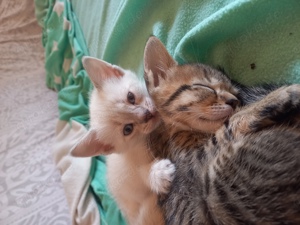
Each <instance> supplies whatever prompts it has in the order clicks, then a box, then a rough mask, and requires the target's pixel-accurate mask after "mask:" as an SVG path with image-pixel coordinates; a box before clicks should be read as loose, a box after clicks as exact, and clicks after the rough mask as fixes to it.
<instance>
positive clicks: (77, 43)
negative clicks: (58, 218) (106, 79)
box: [36, 0, 300, 225]
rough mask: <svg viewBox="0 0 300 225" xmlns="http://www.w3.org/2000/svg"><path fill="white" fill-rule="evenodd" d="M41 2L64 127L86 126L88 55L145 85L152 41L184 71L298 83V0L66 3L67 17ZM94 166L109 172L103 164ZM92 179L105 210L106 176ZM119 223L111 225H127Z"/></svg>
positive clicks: (50, 75) (50, 73)
mask: <svg viewBox="0 0 300 225" xmlns="http://www.w3.org/2000/svg"><path fill="white" fill-rule="evenodd" d="M43 2H44V3H42V2H41V1H40V0H36V6H37V8H38V10H37V16H38V18H40V23H41V24H42V25H43V27H44V30H43V34H44V35H43V44H44V46H45V49H46V64H45V67H46V71H47V85H48V86H49V87H50V88H55V89H56V90H58V91H59V101H58V102H59V112H60V119H61V120H67V121H69V120H76V121H79V122H81V123H82V124H85V125H87V124H88V119H89V117H88V93H89V90H90V88H91V85H90V81H89V80H88V78H87V76H86V73H85V71H84V70H83V69H82V64H81V60H80V59H81V57H82V55H88V54H89V55H92V56H95V57H99V58H102V59H104V60H106V61H108V62H110V63H113V64H118V65H120V66H122V67H124V68H129V69H132V70H134V71H136V72H137V73H138V75H139V76H140V77H142V75H143V66H142V65H143V49H144V45H145V43H146V40H147V38H148V37H149V36H150V35H152V34H153V35H155V36H157V37H158V38H159V39H160V40H162V41H163V42H164V43H165V45H166V46H167V49H168V50H169V52H170V53H171V55H173V56H174V57H175V59H176V60H178V61H179V62H180V63H186V62H202V63H207V64H210V65H213V66H221V67H223V68H224V69H225V71H226V72H227V73H228V74H229V75H230V76H231V77H232V78H234V79H235V80H237V81H240V82H241V83H244V84H256V83H262V82H294V83H295V82H296V83H300V16H299V13H300V1H299V0H215V1H211V0H172V1H166V0H123V1H119V0H85V1H82V0H73V1H72V6H71V5H70V2H69V1H67V0H65V1H61V2H63V3H64V4H65V6H67V7H65V10H64V11H63V12H61V10H60V9H59V7H56V8H55V9H53V8H52V6H53V3H54V0H49V2H47V1H46V2H47V3H45V1H43ZM75 15H76V16H75ZM82 34H83V35H82ZM86 46H87V47H86ZM95 164H96V165H98V166H95V167H94V168H105V166H104V165H105V164H104V162H103V158H100V159H99V158H98V160H95ZM92 172H93V174H94V180H93V182H92V184H91V186H92V188H93V190H94V192H95V194H96V196H98V197H99V198H98V200H99V205H100V206H101V207H102V206H103V205H106V206H107V204H106V203H104V202H105V201H106V200H104V198H103V196H102V193H103V191H104V193H105V194H107V192H106V186H105V185H103V184H105V177H104V175H103V170H102V169H99V170H95V171H92ZM102 209H103V210H107V209H104V208H102ZM114 213H115V212H114ZM112 215H116V214H112ZM110 216H111V215H109V216H107V218H109V217H110ZM115 218H117V216H115ZM117 221H118V222H116V221H114V222H110V221H108V222H107V223H108V224H112V225H118V224H122V223H123V222H122V220H121V219H120V220H119V219H118V220H117Z"/></svg>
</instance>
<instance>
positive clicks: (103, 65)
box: [82, 56, 124, 88]
mask: <svg viewBox="0 0 300 225" xmlns="http://www.w3.org/2000/svg"><path fill="white" fill-rule="evenodd" d="M82 64H83V67H84V68H85V70H86V72H87V73H88V75H89V77H90V79H91V81H92V82H93V84H94V86H95V87H96V88H100V87H101V85H102V82H103V80H106V79H109V78H111V77H121V76H123V75H124V70H123V69H122V68H121V67H118V66H116V65H112V64H110V63H108V62H105V61H103V60H100V59H96V58H93V57H88V56H84V57H83V58H82Z"/></svg>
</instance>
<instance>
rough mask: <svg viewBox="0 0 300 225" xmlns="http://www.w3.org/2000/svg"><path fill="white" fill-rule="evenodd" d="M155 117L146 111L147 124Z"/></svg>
mask: <svg viewBox="0 0 300 225" xmlns="http://www.w3.org/2000/svg"><path fill="white" fill-rule="evenodd" d="M153 117H154V115H153V114H152V113H151V112H150V111H149V110H146V112H145V123H148V121H149V120H151V119H152V118H153Z"/></svg>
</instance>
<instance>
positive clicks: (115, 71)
mask: <svg viewBox="0 0 300 225" xmlns="http://www.w3.org/2000/svg"><path fill="white" fill-rule="evenodd" d="M113 72H114V74H115V75H116V76H117V77H122V76H123V75H124V73H123V72H122V71H121V70H120V69H118V68H116V67H113Z"/></svg>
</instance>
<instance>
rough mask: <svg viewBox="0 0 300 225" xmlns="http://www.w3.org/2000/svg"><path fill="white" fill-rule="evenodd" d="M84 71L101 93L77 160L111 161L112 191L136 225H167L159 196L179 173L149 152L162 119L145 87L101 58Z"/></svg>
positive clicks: (88, 62) (95, 96) (76, 151)
mask: <svg viewBox="0 0 300 225" xmlns="http://www.w3.org/2000/svg"><path fill="white" fill-rule="evenodd" d="M83 65H84V67H85V69H86V71H87V73H88V75H89V77H90V79H91V81H92V83H93V85H94V87H95V88H94V89H93V91H92V93H91V98H90V129H89V131H88V133H87V134H86V135H85V136H84V137H83V138H82V139H81V140H80V141H79V143H77V145H76V146H74V148H73V150H72V155H73V156H80V157H90V156H97V155H107V179H108V188H109V190H110V192H111V193H112V195H113V197H114V198H115V200H116V202H117V204H118V205H119V207H120V209H121V211H122V213H123V214H124V216H125V218H126V220H127V221H128V223H129V224H130V225H131V224H132V225H148V224H149V225H152V224H153V225H160V224H164V221H163V218H162V213H161V210H160V209H159V207H158V206H157V193H158V192H163V191H165V190H166V187H167V186H168V185H169V183H170V181H171V178H172V172H173V171H174V167H173V166H172V164H171V163H170V161H169V160H160V161H156V160H154V158H153V156H152V155H151V154H150V152H149V151H148V147H147V144H146V140H147V136H148V135H149V133H150V132H151V131H153V130H154V129H155V128H156V127H157V125H158V124H159V122H160V118H159V117H158V115H157V113H156V111H155V109H154V107H153V103H152V101H151V99H150V98H149V95H148V93H147V90H146V87H145V84H144V82H141V81H139V80H138V78H137V76H136V75H135V74H134V73H133V72H131V71H129V70H124V69H122V68H120V67H118V66H115V65H111V64H109V63H107V62H104V61H102V60H99V59H96V58H92V57H84V58H83ZM153 174H154V175H155V176H152V175H153ZM151 177H154V178H155V179H151Z"/></svg>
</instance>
